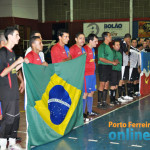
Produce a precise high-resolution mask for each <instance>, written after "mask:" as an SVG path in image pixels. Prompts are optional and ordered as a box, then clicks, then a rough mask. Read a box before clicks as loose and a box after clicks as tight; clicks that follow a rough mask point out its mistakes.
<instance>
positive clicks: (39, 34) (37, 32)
mask: <svg viewBox="0 0 150 150" xmlns="http://www.w3.org/2000/svg"><path fill="white" fill-rule="evenodd" d="M33 36H39V37H40V39H41V40H42V36H41V33H40V32H39V31H32V32H31V34H30V39H31V38H32V37H33Z"/></svg>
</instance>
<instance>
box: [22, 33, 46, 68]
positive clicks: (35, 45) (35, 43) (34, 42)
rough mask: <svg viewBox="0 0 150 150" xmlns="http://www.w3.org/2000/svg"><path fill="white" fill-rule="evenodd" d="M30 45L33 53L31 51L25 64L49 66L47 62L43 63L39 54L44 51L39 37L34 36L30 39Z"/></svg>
mask: <svg viewBox="0 0 150 150" xmlns="http://www.w3.org/2000/svg"><path fill="white" fill-rule="evenodd" d="M30 44H31V48H32V51H30V52H29V53H28V54H27V55H26V57H25V62H26V63H32V64H36V65H44V66H48V64H47V62H45V61H44V62H42V60H41V58H40V56H39V53H40V52H41V51H42V50H43V43H42V40H41V38H40V37H39V36H33V37H32V38H31V39H30Z"/></svg>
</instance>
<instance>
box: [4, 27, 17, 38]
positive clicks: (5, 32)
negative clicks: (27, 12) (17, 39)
mask: <svg viewBox="0 0 150 150" xmlns="http://www.w3.org/2000/svg"><path fill="white" fill-rule="evenodd" d="M15 30H16V31H18V29H17V27H14V26H10V27H7V28H6V29H5V31H4V35H5V39H6V40H8V35H10V34H11V35H13V33H14V31H15Z"/></svg>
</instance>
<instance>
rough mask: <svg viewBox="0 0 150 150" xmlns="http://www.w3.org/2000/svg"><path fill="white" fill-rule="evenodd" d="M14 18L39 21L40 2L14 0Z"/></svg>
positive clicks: (36, 0)
mask: <svg viewBox="0 0 150 150" xmlns="http://www.w3.org/2000/svg"><path fill="white" fill-rule="evenodd" d="M12 16H13V17H19V18H28V19H38V0H12Z"/></svg>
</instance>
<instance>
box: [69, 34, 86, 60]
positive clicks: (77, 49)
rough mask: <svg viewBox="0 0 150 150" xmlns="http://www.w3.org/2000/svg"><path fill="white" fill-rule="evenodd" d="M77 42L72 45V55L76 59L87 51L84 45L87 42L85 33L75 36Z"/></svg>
mask: <svg viewBox="0 0 150 150" xmlns="http://www.w3.org/2000/svg"><path fill="white" fill-rule="evenodd" d="M75 41H76V44H74V45H73V46H71V47H70V50H69V51H70V55H71V57H72V59H75V58H77V57H79V56H81V55H82V54H83V53H85V49H84V48H83V47H82V46H83V45H84V44H85V36H84V34H83V33H77V34H76V36H75Z"/></svg>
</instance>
